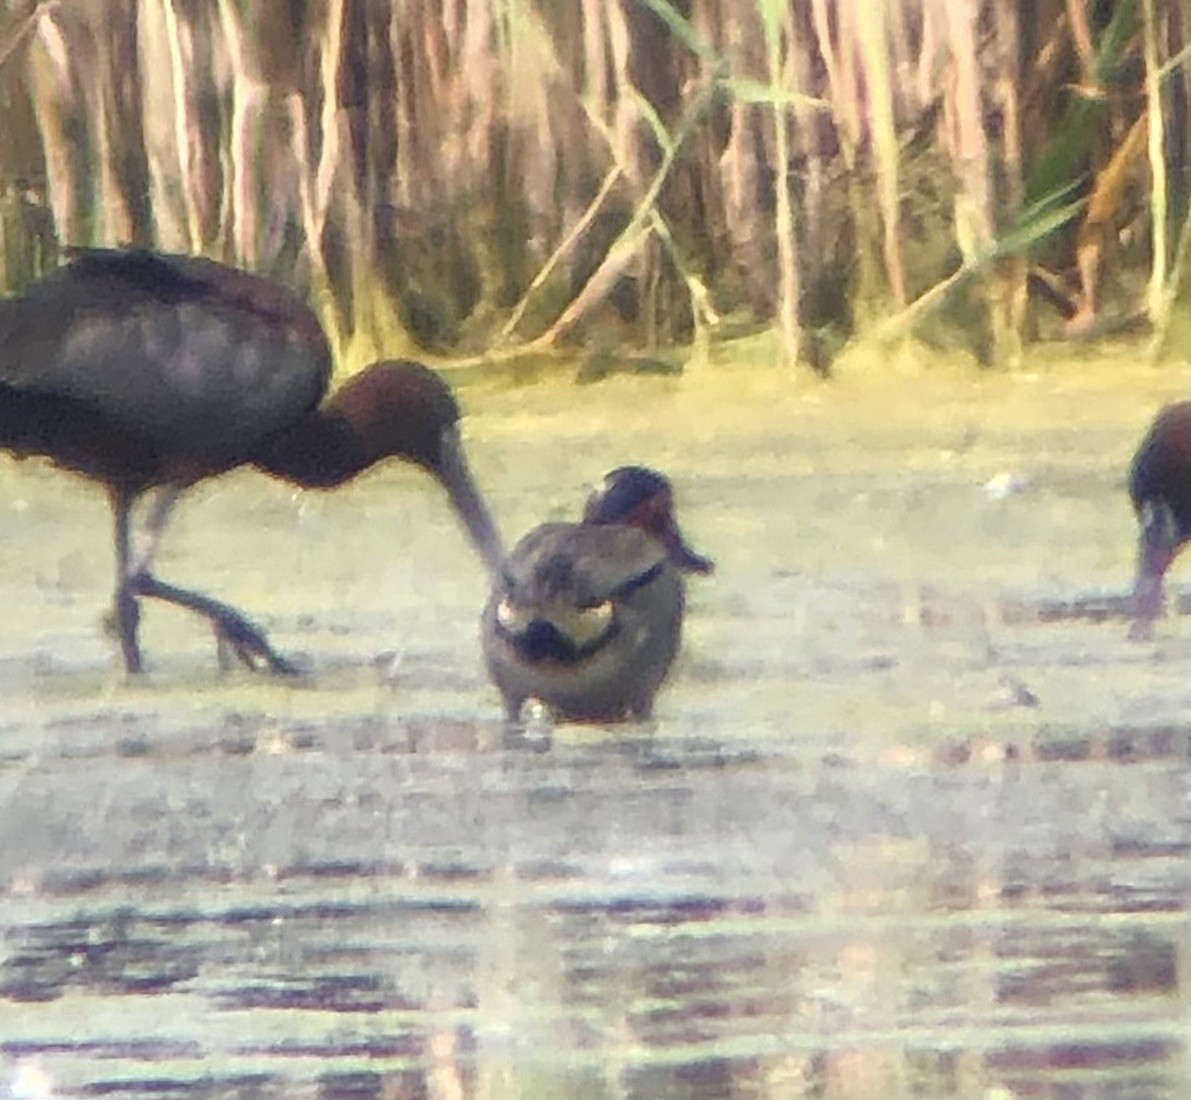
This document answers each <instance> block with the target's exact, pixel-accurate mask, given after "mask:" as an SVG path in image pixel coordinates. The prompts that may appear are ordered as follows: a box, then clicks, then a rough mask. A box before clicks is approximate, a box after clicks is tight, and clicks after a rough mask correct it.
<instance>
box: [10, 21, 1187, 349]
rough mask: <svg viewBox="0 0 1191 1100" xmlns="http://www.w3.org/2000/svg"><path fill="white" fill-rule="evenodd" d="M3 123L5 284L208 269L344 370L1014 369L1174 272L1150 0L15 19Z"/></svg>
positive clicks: (1140, 298) (1163, 80) (1177, 206)
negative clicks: (231, 270) (930, 363)
mask: <svg viewBox="0 0 1191 1100" xmlns="http://www.w3.org/2000/svg"><path fill="white" fill-rule="evenodd" d="M1101 17H1103V18H1102V19H1101ZM1097 19H1101V21H1100V22H1097ZM0 95H2V96H3V104H4V109H5V116H6V120H7V122H8V125H7V126H6V127H5V128H4V132H3V133H0V280H2V281H3V284H4V286H5V287H7V288H10V289H11V288H15V287H18V286H20V285H21V284H22V283H24V282H26V281H27V280H28V279H30V278H32V277H34V276H35V275H36V274H37V273H38V272H39V271H40V270H42V269H44V268H46V267H49V266H52V265H53V264H54V263H55V262H56V255H55V252H56V249H57V247H59V246H61V245H67V244H73V245H80V244H88V243H103V244H113V243H136V244H146V245H154V246H157V247H162V248H167V249H175V250H185V251H193V252H203V253H207V254H210V255H214V256H217V257H220V258H223V259H226V260H229V261H232V262H236V263H240V264H243V265H245V266H247V267H250V268H252V269H255V270H259V271H263V272H267V273H271V274H274V275H276V276H277V277H279V278H282V279H285V280H286V281H288V282H291V283H293V284H295V285H298V286H300V287H304V288H305V289H306V290H307V291H308V293H309V294H310V296H311V298H312V300H313V301H314V303H315V305H316V308H317V309H318V310H319V312H320V314H321V315H322V317H323V319H324V322H325V323H326V325H327V328H328V331H329V333H330V334H331V337H332V340H333V343H334V344H335V346H336V348H337V349H338V350H339V352H340V355H341V356H342V357H343V358H344V360H345V361H348V362H349V363H350V362H354V361H357V360H363V359H365V358H368V357H370V356H372V355H376V354H392V353H395V352H399V351H403V350H408V349H412V348H415V347H420V348H424V349H429V350H431V351H435V352H439V353H442V354H449V355H454V356H464V355H477V354H504V353H507V352H516V351H518V350H520V349H523V348H525V347H533V348H537V349H546V348H551V347H556V346H559V345H564V344H576V343H584V342H596V343H599V344H601V345H606V344H607V343H608V342H609V341H611V342H613V343H616V344H620V343H625V344H630V343H632V344H639V345H647V346H664V345H667V344H681V343H685V342H687V341H689V340H692V339H694V340H696V341H697V342H705V341H706V340H707V339H709V338H710V334H711V333H712V332H713V331H727V332H736V331H740V330H741V329H742V328H763V327H766V326H774V327H776V329H777V330H778V331H779V332H780V334H781V338H782V339H781V345H782V347H783V348H784V349H785V355H784V357H785V359H786V360H787V362H789V363H794V362H799V361H801V362H809V363H811V364H812V365H814V366H816V367H817V368H819V369H824V370H825V369H827V368H828V366H829V364H830V360H831V355H832V352H833V350H834V349H835V348H838V346H839V345H840V344H841V343H842V342H843V341H845V340H847V339H848V338H850V337H851V336H852V335H853V334H854V333H855V332H856V331H857V329H858V328H859V329H862V330H863V329H865V328H868V327H870V326H872V325H874V324H876V325H879V326H881V330H882V331H883V332H884V333H885V334H886V335H888V334H890V333H904V332H906V331H909V330H912V329H918V330H920V331H925V332H929V331H930V330H932V328H934V329H937V328H938V327H939V326H942V327H943V328H950V330H952V331H953V332H954V333H956V334H958V336H957V338H958V339H960V340H963V339H969V340H970V342H971V343H972V347H973V350H974V351H975V352H976V353H977V354H978V355H979V356H980V357H981V358H983V359H984V360H986V361H990V362H1011V361H1013V359H1014V358H1016V356H1017V355H1018V354H1020V347H1021V344H1022V342H1023V341H1024V340H1028V339H1030V338H1033V337H1034V336H1036V335H1038V334H1040V333H1041V334H1043V335H1046V334H1050V335H1062V333H1063V331H1064V330H1063V324H1064V322H1066V323H1067V325H1068V327H1071V326H1072V325H1073V323H1074V322H1073V319H1076V320H1078V322H1079V328H1080V331H1081V332H1083V333H1085V334H1086V333H1087V332H1089V331H1096V329H1097V326H1100V325H1110V324H1111V321H1112V317H1113V316H1114V314H1115V315H1131V314H1133V313H1135V312H1137V311H1138V310H1139V309H1141V310H1143V311H1145V312H1146V313H1147V315H1148V316H1149V318H1150V319H1151V321H1152V323H1153V324H1154V325H1159V326H1160V325H1161V324H1163V323H1164V318H1165V317H1166V316H1167V315H1168V312H1169V309H1170V303H1171V302H1172V301H1173V297H1172V295H1171V292H1170V287H1171V286H1172V285H1173V283H1174V282H1175V281H1177V279H1178V277H1179V275H1180V270H1181V269H1180V264H1183V265H1185V263H1186V259H1185V250H1184V251H1183V252H1182V253H1180V252H1179V251H1178V250H1177V249H1176V250H1174V251H1173V252H1172V240H1173V241H1180V240H1181V238H1179V237H1178V236H1177V234H1176V233H1175V230H1176V229H1177V227H1180V226H1184V225H1185V224H1187V214H1188V195H1189V193H1191V168H1189V164H1188V160H1189V156H1188V146H1189V144H1191V141H1189V139H1188V136H1187V135H1188V132H1189V121H1191V114H1189V111H1188V101H1189V98H1191V81H1189V79H1188V15H1187V12H1186V10H1185V6H1183V5H1181V4H1179V3H1178V2H1176V0H1121V2H1120V3H1118V4H1115V5H1094V6H1093V5H1084V4H1080V3H1067V2H1065V0H1044V2H1042V3H1039V4H1036V5H1033V6H1021V5H1011V4H1008V3H1007V2H1006V0H947V2H946V3H943V2H942V0H889V2H888V3H882V4H879V5H876V6H874V5H872V4H868V3H865V2H864V0H797V2H796V0H749V2H746V3H736V2H735V0H576V2H575V3H572V4H557V3H553V2H551V0H468V2H467V3H465V4H462V3H459V2H458V0H369V2H368V3H352V2H349V0H324V2H323V3H321V4H317V5H305V4H296V3H289V2H284V3H283V2H278V3H276V4H244V3H241V2H239V0H216V2H215V3H212V4H193V3H182V2H180V0H41V2H37V0H25V2H23V3H16V4H12V5H10V10H9V12H8V14H7V15H6V16H5V17H4V20H3V22H2V23H0ZM1131 134H1142V135H1143V136H1144V142H1142V143H1141V145H1139V146H1138V147H1137V148H1138V152H1137V154H1136V155H1134V154H1133V146H1132V145H1131V144H1130V135H1131ZM1139 229H1140V230H1144V231H1143V232H1139ZM1122 240H1123V241H1125V242H1126V244H1125V245H1124V246H1122V245H1121V241H1122ZM1137 241H1145V242H1148V243H1147V244H1146V246H1145V247H1140V246H1139V245H1137V244H1135V243H1129V242H1137ZM1027 273H1030V278H1029V279H1027ZM1134 273H1137V274H1138V275H1140V276H1142V278H1140V279H1139V278H1133V277H1132V275H1133V274H1134ZM1143 284H1144V289H1142V287H1143ZM1027 286H1030V287H1037V286H1044V287H1046V288H1047V294H1046V296H1045V297H1044V298H1037V299H1035V298H1032V299H1029V300H1028V301H1027V299H1026V288H1027ZM964 288H966V290H965V289H964ZM1056 304H1057V306H1058V309H1057V310H1056V308H1055V307H1056ZM973 334H975V335H973Z"/></svg>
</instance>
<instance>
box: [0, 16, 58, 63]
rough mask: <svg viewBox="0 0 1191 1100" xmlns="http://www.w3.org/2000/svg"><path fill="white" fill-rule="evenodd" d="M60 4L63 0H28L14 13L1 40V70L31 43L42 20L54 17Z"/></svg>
mask: <svg viewBox="0 0 1191 1100" xmlns="http://www.w3.org/2000/svg"><path fill="white" fill-rule="evenodd" d="M59 3H61V0H26V3H24V4H22V5H21V8H20V10H19V11H16V12H13V13H12V17H11V19H10V20H9V24H8V27H7V28H6V29H5V34H4V36H3V37H2V38H0V70H3V68H4V66H5V65H7V64H8V61H9V59H10V58H11V57H13V56H14V55H15V54H16V52H17V50H18V49H19V48H20V47H21V46H23V45H25V43H26V42H28V41H29V39H30V38H31V37H32V35H33V34H34V32H35V31H36V30H37V26H38V23H39V22H40V21H41V18H42V17H43V16H47V15H52V14H53V12H54V9H55V8H57V7H58V5H59Z"/></svg>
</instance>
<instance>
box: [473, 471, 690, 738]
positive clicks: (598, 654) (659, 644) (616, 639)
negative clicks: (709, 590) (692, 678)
mask: <svg viewBox="0 0 1191 1100" xmlns="http://www.w3.org/2000/svg"><path fill="white" fill-rule="evenodd" d="M712 569H713V565H712V563H711V562H710V561H709V560H708V559H707V558H704V557H700V556H699V555H698V554H696V553H695V552H694V551H693V550H691V549H690V547H688V546H687V544H686V542H685V541H684V540H683V537H682V534H681V532H680V531H679V529H678V525H677V524H676V522H675V520H674V514H673V504H672V498H671V490H670V483H669V482H668V481H667V480H666V479H665V478H664V477H663V476H662V475H661V474H659V473H656V472H654V471H653V470H649V469H646V468H644V467H641V466H624V467H621V468H620V469H617V470H613V471H612V472H611V473H610V474H608V475H607V477H606V478H605V479H604V483H603V485H602V487H601V488H600V489H598V490H597V491H596V492H595V493H594V494H593V495H592V497H591V499H590V500H589V501H588V502H587V507H586V509H585V511H584V513H583V522H582V523H546V524H543V525H542V526H541V527H537V528H535V529H534V530H533V531H531V532H530V533H529V534H528V535H526V536H525V538H523V539H522V540H521V542H520V543H518V544H517V546H516V548H515V549H514V550H513V552H512V554H510V555H509V558H508V560H507V561H506V562H505V564H504V567H503V568H502V569H501V571H500V573H499V575H498V579H497V582H496V585H495V587H494V588H493V591H492V595H491V596H490V597H489V600H488V604H487V606H486V607H485V608H484V615H483V619H482V624H481V633H482V641H483V647H484V658H485V661H486V662H487V665H488V671H489V674H490V675H491V677H492V680H493V682H494V683H495V684H496V686H497V688H499V689H500V692H501V694H502V695H503V696H504V702H505V711H506V713H507V715H508V717H509V718H510V719H512V720H514V721H516V720H517V718H518V717H519V716H520V713H521V708H522V706H523V704H524V703H525V701H526V700H527V699H536V700H538V701H540V702H541V703H543V704H544V705H545V706H546V707H547V708H548V709H549V710H550V711H551V713H552V714H553V716H554V717H555V718H556V719H558V720H560V721H592V722H613V721H621V720H624V719H631V718H648V717H649V715H650V713H651V712H652V710H653V699H654V696H655V695H656V694H657V690H658V688H659V687H660V686H661V683H662V680H663V679H664V678H665V676H666V673H667V672H668V671H669V668H670V665H671V663H672V662H673V660H674V656H675V654H676V653H677V652H678V644H679V640H680V637H681V634H682V615H683V607H684V603H685V591H684V581H683V578H682V574H683V573H710V572H711V571H712Z"/></svg>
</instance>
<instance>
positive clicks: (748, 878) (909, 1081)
mask: <svg viewBox="0 0 1191 1100" xmlns="http://www.w3.org/2000/svg"><path fill="white" fill-rule="evenodd" d="M723 354H725V355H726V354H727V353H723ZM1185 386H1186V366H1185V364H1172V365H1171V366H1169V367H1167V368H1152V369H1151V368H1142V367H1139V366H1137V365H1136V364H1135V363H1134V362H1133V361H1132V360H1131V358H1130V355H1129V353H1128V352H1124V353H1122V354H1121V355H1120V356H1119V357H1117V358H1116V359H1113V358H1110V357H1103V358H1101V359H1098V360H1096V361H1093V362H1084V363H1081V364H1073V363H1061V362H1056V363H1045V364H1042V365H1041V366H1040V367H1039V369H1038V370H1037V371H1036V372H1035V373H1032V374H1030V373H1022V374H1017V375H1012V376H1006V375H992V374H986V375H974V374H960V373H958V372H947V371H936V372H930V371H918V370H911V369H907V368H903V367H902V366H901V365H899V364H896V363H895V364H892V365H888V364H887V365H886V366H885V368H884V369H883V370H882V371H879V372H878V371H865V370H863V369H862V368H857V369H854V370H852V371H845V372H844V374H843V377H842V378H841V380H840V381H838V382H837V383H834V384H833V385H831V386H820V385H813V384H809V383H800V384H794V383H791V381H790V380H789V379H788V378H785V377H782V376H780V375H777V374H776V373H774V372H765V371H760V370H757V369H755V368H744V367H739V368H737V367H734V366H733V365H732V364H731V363H719V364H716V365H714V367H713V368H703V369H702V370H700V369H698V368H695V369H691V370H689V371H688V373H687V375H686V376H685V377H684V378H682V379H672V378H648V379H646V378H641V379H633V378H614V379H612V380H610V381H608V382H605V383H602V384H600V385H598V386H593V387H584V388H582V389H577V388H575V387H573V386H571V385H570V384H569V382H568V381H566V380H563V379H559V380H556V381H543V382H539V383H538V384H536V385H533V386H530V387H529V388H525V389H519V390H512V389H505V388H502V387H501V386H500V385H499V384H497V383H493V382H488V383H482V384H479V385H474V386H470V387H468V388H467V389H466V390H465V391H464V394H463V396H464V399H465V401H466V403H467V404H468V406H469V408H470V410H471V412H472V416H471V417H470V418H469V421H468V433H469V444H470V448H471V452H472V455H473V462H474V465H475V467H476V470H477V473H478V474H479V476H480V478H481V480H482V481H483V483H484V485H485V487H486V488H487V489H488V490H489V492H490V495H491V498H492V503H493V506H494V509H495V510H496V512H497V514H498V516H499V517H500V518H501V520H502V523H503V525H504V527H505V530H506V534H507V535H508V536H509V538H510V541H511V540H512V538H514V537H515V536H517V535H519V534H520V533H521V531H523V530H524V529H526V528H527V527H529V526H531V525H532V524H534V523H536V522H539V521H541V520H542V519H544V518H548V517H551V516H563V515H568V516H569V515H573V514H574V513H575V512H576V510H577V509H578V507H579V506H580V504H581V501H582V498H583V495H584V493H585V491H586V485H587V484H589V483H591V482H592V481H594V480H596V479H597V478H598V477H599V476H600V475H601V473H602V472H603V471H604V470H605V469H607V468H609V467H611V466H613V465H617V464H620V463H622V462H627V461H644V462H649V463H652V464H656V465H658V466H660V467H661V468H663V469H665V470H666V471H667V472H668V473H670V474H671V476H672V477H673V478H674V480H675V482H676V484H677V487H678V493H679V498H680V518H681V519H682V521H683V523H684V526H685V527H686V529H687V532H688V534H689V536H690V539H691V541H692V543H693V544H694V545H695V546H696V547H697V548H698V549H700V550H703V551H705V552H706V553H709V554H710V555H712V556H713V557H715V558H716V560H717V562H718V565H719V569H718V572H717V574H716V576H715V577H714V578H713V579H711V580H709V581H702V580H696V581H695V582H693V583H692V586H691V608H690V617H689V623H688V630H687V636H686V641H685V649H684V653H683V655H682V658H681V661H680V665H679V667H678V669H677V670H676V672H675V675H674V677H673V679H672V681H671V683H670V684H669V685H668V687H667V689H666V691H665V692H664V694H663V695H662V696H661V698H660V699H659V703H658V708H657V718H656V721H655V722H654V723H653V724H652V725H651V726H649V727H648V728H644V727H625V728H621V729H616V730H596V729H591V728H585V727H567V728H561V729H553V730H552V729H549V728H548V727H546V726H544V725H543V724H541V723H536V724H532V725H531V726H530V728H529V729H527V730H522V731H509V730H506V729H505V728H504V726H503V724H502V723H501V721H500V708H499V705H498V699H497V696H496V693H495V691H494V690H493V689H491V688H490V687H489V686H488V685H487V684H486V682H485V680H484V677H483V674H482V671H481V668H480V659H479V649H478V645H477V642H476V637H475V631H476V618H477V616H478V611H479V607H480V605H481V603H482V600H483V596H484V590H483V581H482V578H481V576H480V573H479V569H478V566H477V565H476V563H475V562H474V561H473V560H472V558H471V557H470V554H469V551H468V548H467V547H466V545H465V544H464V543H463V540H462V538H461V537H460V535H459V533H458V531H457V530H455V528H454V526H453V521H452V520H451V518H450V517H449V515H447V514H446V513H445V509H444V507H443V503H442V501H441V499H440V498H439V497H438V496H437V495H436V493H435V491H434V490H433V488H431V487H429V486H428V485H427V484H425V481H424V479H422V478H419V476H418V475H417V474H415V473H411V472H408V471H404V470H400V469H395V468H389V469H384V470H381V471H378V472H377V473H375V474H374V475H372V476H370V477H369V478H367V479H365V480H364V481H362V482H361V483H359V484H358V485H356V486H353V487H352V488H351V489H350V490H343V491H340V492H338V493H335V494H328V495H318V494H305V495H303V494H296V493H293V492H291V491H290V490H288V489H287V488H285V487H283V486H280V485H276V484H272V483H270V482H268V481H266V480H265V479H264V478H261V477H258V476H254V475H251V474H246V475H242V476H235V477H229V478H226V479H223V480H222V481H220V482H219V483H217V484H215V485H213V486H209V487H204V488H203V489H201V490H199V491H197V492H196V493H195V494H194V495H193V499H191V500H190V501H188V502H187V504H186V505H185V506H184V507H183V508H182V509H181V510H180V513H179V515H178V518H177V521H176V523H175V525H174V526H173V527H172V528H171V533H170V537H169V538H168V540H167V544H166V547H165V549H164V551H163V554H162V557H161V560H160V563H159V565H160V569H159V571H160V573H161V575H162V576H163V577H165V578H167V579H170V580H174V581H177V582H179V583H190V584H194V585H196V586H199V587H204V588H207V589H209V590H211V591H213V592H215V593H217V594H218V595H220V596H221V597H223V598H225V599H228V600H230V601H231V602H233V603H235V604H237V605H239V606H241V607H243V608H244V609H245V610H246V611H248V612H249V613H251V614H253V615H256V616H257V617H258V619H259V621H260V622H262V624H264V625H265V626H266V627H267V628H268V630H269V631H270V635H271V637H272V639H273V641H274V643H275V644H276V645H277V647H278V648H279V649H280V650H281V651H282V652H285V653H287V654H291V655H296V656H299V657H301V658H302V659H304V660H305V661H306V662H308V664H309V665H310V667H311V668H312V670H313V671H312V672H311V674H310V675H309V676H307V677H305V678H303V679H302V680H300V681H298V682H293V683H290V682H284V681H277V680H271V679H268V678H264V677H258V676H252V675H249V674H246V673H238V672H237V673H232V674H221V673H220V672H219V671H218V667H217V664H216V661H215V656H214V647H213V645H212V643H211V640H210V637H209V635H207V634H206V632H205V631H204V630H203V629H202V628H201V627H200V626H198V625H197V624H196V623H195V622H194V621H193V620H191V619H189V618H188V617H187V616H185V615H184V614H182V613H179V612H176V611H175V610H173V609H170V608H164V609H159V608H156V607H151V608H150V609H149V610H148V611H147V613H146V625H145V629H144V642H145V648H146V653H147V656H148V659H149V661H150V663H151V666H152V671H151V673H150V675H148V676H146V677H144V678H143V679H142V680H141V681H138V682H136V683H131V684H130V683H127V682H126V681H125V679H124V677H123V676H122V675H121V674H120V673H119V672H118V670H117V667H116V653H115V648H114V646H113V644H112V643H111V641H110V639H108V638H107V637H105V635H104V633H103V630H102V626H101V615H102V611H103V608H104V606H105V604H106V602H107V601H108V599H109V580H110V573H111V564H110V546H109V536H108V519H107V515H106V511H105V506H104V503H103V500H102V498H101V496H100V495H99V494H97V493H95V492H94V491H93V490H92V489H91V488H89V487H87V486H85V485H82V484H81V483H79V482H77V481H75V480H73V479H71V478H69V477H67V476H64V475H60V474H56V473H53V472H51V471H48V470H43V469H40V468H38V467H36V466H34V465H32V464H24V465H20V466H18V465H16V464H13V463H8V462H6V463H5V465H4V468H3V473H2V474H0V517H3V522H4V524H5V530H6V532H7V536H8V537H7V538H6V540H5V545H6V554H7V562H6V564H7V568H6V570H5V573H4V575H3V577H0V606H3V607H4V608H6V614H7V629H6V631H5V632H4V633H3V635H2V636H0V690H2V691H3V694H4V700H5V702H4V706H3V709H2V710H0V890H2V893H0V1096H4V1095H11V1096H14V1097H17V1096H20V1097H37V1096H47V1095H56V1096H101V1095H102V1096H109V1095H110V1096H127V1097H147V1096H162V1097H165V1096H178V1095H201V1096H205V1097H211V1098H224V1097H248V1096H253V1097H257V1096H259V1097H275V1096H276V1097H280V1096H285V1097H303V1096H320V1097H353V1098H355V1097H433V1098H439V1097H442V1098H456V1097H492V1098H500V1097H513V1096H518V1097H555V1096H568V1097H570V1096H581V1097H604V1096H607V1097H643V1098H652V1097H685V1098H692V1100H694V1098H698V1100H704V1098H713V1097H758V1098H761V1097H765V1098H768V1097H808V1096H813V1097H824V1098H832V1100H851V1098H856V1100H862V1098H870V1097H880V1098H891V1100H899V1098H902V1097H907V1098H908V1097H965V1098H966V1097H983V1098H988V1100H1006V1098H1009V1097H1039V1098H1041V1097H1045V1098H1048V1100H1049V1098H1057V1097H1061V1098H1063V1100H1075V1098H1082V1097H1090V1098H1091V1097H1094V1098H1104V1100H1107V1098H1110V1097H1111V1098H1114V1100H1115V1098H1134V1097H1135V1098H1147V1100H1148V1098H1153V1097H1172V1098H1175V1097H1177V1098H1180V1100H1181V1098H1182V1097H1185V1096H1186V1095H1187V1094H1188V1087H1189V1081H1191V1069H1189V1057H1188V1030H1189V1025H1191V1013H1189V1009H1188V1004H1189V1001H1191V963H1189V939H1191V916H1189V914H1191V860H1189V858H1188V857H1189V855H1191V769H1189V768H1188V760H1189V759H1191V692H1189V690H1188V677H1187V668H1188V658H1189V657H1191V617H1189V616H1188V612H1189V611H1191V606H1189V605H1191V600H1189V599H1188V595H1189V591H1191V589H1189V586H1188V584H1187V559H1186V557H1184V558H1183V559H1182V561H1181V562H1180V563H1179V565H1178V566H1177V567H1176V570H1175V574H1174V575H1173V576H1172V578H1171V585H1170V599H1169V601H1168V602H1169V604H1170V611H1171V613H1170V614H1169V615H1168V617H1167V618H1166V619H1164V620H1163V621H1162V622H1160V623H1159V625H1158V628H1157V630H1156V632H1155V639H1154V641H1153V642H1150V643H1145V644H1136V643H1131V642H1129V641H1128V640H1127V639H1126V637H1125V623H1124V621H1123V619H1122V618H1121V612H1122V609H1123V600H1122V597H1123V595H1124V593H1125V592H1126V591H1127V589H1128V585H1129V580H1130V573H1131V569H1132V553H1133V533H1134V527H1133V521H1132V517H1131V514H1130V511H1129V506H1128V502H1127V500H1126V498H1125V496H1124V491H1123V484H1124V468H1125V464H1126V463H1127V461H1128V457H1129V455H1130V453H1131V451H1132V448H1133V446H1134V445H1135V443H1136V441H1137V439H1138V438H1139V436H1140V433H1141V431H1142V429H1143V428H1144V426H1145V424H1146V423H1147V422H1148V420H1149V417H1150V416H1151V415H1152V413H1153V411H1154V410H1155V409H1156V408H1157V406H1158V405H1159V404H1160V403H1161V402H1162V401H1164V400H1168V399H1170V398H1172V397H1175V396H1178V395H1179V394H1181V392H1182V391H1183V390H1185ZM1031 704H1032V705H1031Z"/></svg>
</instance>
